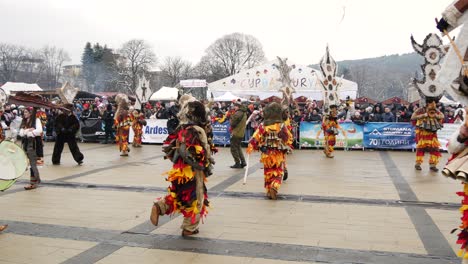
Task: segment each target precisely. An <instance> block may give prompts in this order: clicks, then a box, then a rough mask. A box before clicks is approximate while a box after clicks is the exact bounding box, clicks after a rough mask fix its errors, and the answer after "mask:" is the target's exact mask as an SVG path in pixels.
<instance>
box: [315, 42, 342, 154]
mask: <svg viewBox="0 0 468 264" xmlns="http://www.w3.org/2000/svg"><path fill="white" fill-rule="evenodd" d="M319 64H320V70H321V71H322V78H320V84H321V85H322V88H323V91H322V95H323V113H324V114H323V119H322V131H323V135H324V144H323V145H324V149H323V153H324V154H325V156H326V157H327V158H333V151H334V147H335V143H336V135H338V129H340V126H339V125H338V121H337V106H338V105H340V103H341V102H340V99H339V97H338V88H339V87H340V85H341V79H339V78H338V77H336V72H337V71H338V65H337V64H336V62H335V60H334V59H333V57H332V56H331V55H330V51H329V49H328V46H327V49H326V52H325V55H323V57H322V60H320V63H319Z"/></svg>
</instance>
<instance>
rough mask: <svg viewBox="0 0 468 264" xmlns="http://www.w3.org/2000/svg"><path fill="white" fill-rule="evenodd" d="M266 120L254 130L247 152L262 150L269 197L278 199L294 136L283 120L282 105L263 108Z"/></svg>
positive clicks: (275, 104) (273, 104)
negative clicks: (286, 158) (287, 155)
mask: <svg viewBox="0 0 468 264" xmlns="http://www.w3.org/2000/svg"><path fill="white" fill-rule="evenodd" d="M263 116H264V120H263V122H262V123H261V124H260V125H259V126H258V128H257V130H256V131H255V132H254V134H253V136H252V138H251V139H250V141H249V146H248V147H247V153H248V154H250V153H252V151H254V150H257V151H261V152H262V153H261V156H260V162H262V163H263V170H264V171H263V174H264V179H265V184H264V186H265V189H266V195H267V197H268V198H270V199H273V200H276V198H277V194H278V191H279V189H280V187H281V183H282V181H283V172H284V171H283V168H284V164H283V163H284V161H285V155H286V153H288V152H291V145H292V142H293V136H292V134H291V131H290V130H289V129H288V128H287V126H286V125H285V124H284V122H283V117H282V111H281V105H280V104H278V103H275V102H273V103H270V104H269V105H267V106H266V107H265V108H264V110H263Z"/></svg>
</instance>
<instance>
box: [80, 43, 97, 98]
mask: <svg viewBox="0 0 468 264" xmlns="http://www.w3.org/2000/svg"><path fill="white" fill-rule="evenodd" d="M94 62H95V61H94V51H93V48H92V47H91V43H89V42H87V43H86V46H85V48H84V51H83V55H82V56H81V63H82V75H83V79H84V80H85V82H86V86H87V87H88V90H92V88H93V87H94V82H95V80H96V75H95V72H94Z"/></svg>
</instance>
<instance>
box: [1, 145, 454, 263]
mask: <svg viewBox="0 0 468 264" xmlns="http://www.w3.org/2000/svg"><path fill="white" fill-rule="evenodd" d="M79 146H80V148H81V150H82V152H83V153H84V155H85V160H84V164H83V165H82V166H78V165H77V164H76V163H75V162H74V161H73V159H72V157H71V154H70V153H69V152H68V150H65V152H64V153H63V155H62V164H61V165H59V166H54V165H52V164H51V152H52V149H53V144H51V143H47V144H46V147H45V153H46V157H45V158H46V164H45V165H44V166H43V167H42V168H40V172H41V178H42V179H43V184H42V186H41V187H40V188H38V189H35V190H32V191H24V189H23V186H25V185H26V184H27V183H28V180H29V177H28V176H29V175H25V176H23V178H22V180H21V181H20V182H19V183H17V184H16V185H15V186H14V187H12V188H11V189H10V190H8V191H6V192H3V193H0V210H1V213H0V224H9V228H8V229H7V230H6V231H5V232H3V233H2V234H0V264H6V263H96V262H97V263H251V264H260V263H273V264H276V263H278V264H279V263H425V264H427V263H429V264H431V263H460V260H459V259H457V257H456V255H455V252H457V250H458V249H457V245H456V244H455V241H456V235H455V234H450V231H451V230H452V229H453V228H456V227H457V226H458V224H459V218H460V215H459V211H458V207H459V202H460V201H459V200H460V199H459V198H458V197H457V196H456V194H455V192H456V191H459V190H461V188H462V186H461V185H460V184H459V183H457V182H455V181H453V180H450V179H446V178H445V177H443V176H442V175H441V174H440V173H433V172H430V171H429V168H428V165H427V163H426V164H425V165H424V166H423V170H422V171H415V170H414V167H413V165H414V158H415V154H414V153H412V152H401V151H388V152H386V151H337V152H336V155H335V158H334V159H327V158H325V157H324V156H323V154H322V152H321V151H320V150H315V149H314V150H312V149H308V150H296V151H295V152H294V154H292V155H290V156H288V169H289V175H290V176H289V179H288V180H287V181H286V182H285V183H284V184H283V185H282V187H281V190H280V195H279V200H278V201H271V200H268V199H266V198H265V196H264V190H263V173H262V172H263V170H262V166H261V164H259V163H258V160H259V156H258V154H255V155H252V156H251V157H250V169H249V174H250V175H249V178H248V181H247V184H246V185H242V178H243V175H244V170H239V169H237V170H236V169H231V168H229V166H230V165H232V164H233V160H232V158H231V156H230V152H229V149H228V148H220V152H219V153H218V154H216V156H215V158H216V161H217V163H216V165H215V174H214V175H213V176H212V177H210V178H209V182H208V183H207V185H208V188H209V191H208V192H209V196H210V197H211V199H210V201H211V206H212V208H211V210H210V212H209V214H208V217H207V218H206V219H205V220H204V224H203V225H201V226H200V234H199V235H197V236H196V237H191V238H186V239H184V238H182V237H181V236H180V232H181V230H180V224H181V217H179V216H177V215H175V216H172V217H168V216H164V217H162V218H161V219H160V225H159V226H158V227H154V226H152V225H151V224H150V222H149V213H150V208H151V204H152V201H153V200H154V199H155V198H157V197H159V196H162V195H164V194H165V191H166V188H167V186H168V183H167V182H166V181H165V179H164V176H163V175H162V174H163V173H164V172H165V171H167V170H168V169H169V167H170V163H169V162H168V161H166V160H164V159H163V158H162V152H161V146H158V145H144V146H143V148H140V149H132V151H131V152H130V156H129V157H120V156H119V153H118V149H117V147H116V146H115V145H101V144H90V143H86V144H80V145H79ZM446 159H447V154H444V157H443V158H442V161H445V160H446ZM0 173H1V172H0Z"/></svg>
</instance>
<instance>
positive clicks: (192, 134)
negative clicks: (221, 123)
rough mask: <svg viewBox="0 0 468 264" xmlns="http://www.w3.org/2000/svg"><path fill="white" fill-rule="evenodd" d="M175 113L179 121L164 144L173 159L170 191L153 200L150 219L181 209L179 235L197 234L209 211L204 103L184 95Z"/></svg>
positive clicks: (168, 155)
mask: <svg viewBox="0 0 468 264" xmlns="http://www.w3.org/2000/svg"><path fill="white" fill-rule="evenodd" d="M179 102H180V106H181V110H180V112H179V114H178V117H179V121H180V124H179V126H178V127H177V129H176V130H175V131H174V133H173V134H171V135H169V136H168V138H167V139H166V142H165V144H164V148H163V149H164V152H165V153H166V157H165V158H167V159H169V160H170V161H172V162H173V166H172V169H171V170H170V171H169V172H167V174H168V177H167V181H169V182H170V186H169V188H168V191H169V194H168V195H166V196H165V197H164V198H161V199H159V200H158V201H156V202H155V203H154V204H153V207H152V210H151V217H150V220H151V222H152V223H153V224H154V225H158V220H159V216H160V215H165V214H167V215H170V214H174V213H176V212H180V213H181V214H182V215H183V216H184V220H183V222H182V226H181V228H182V236H191V235H195V234H198V232H199V230H198V225H199V223H200V219H201V218H203V217H204V216H205V215H206V214H207V213H208V210H207V208H208V206H209V202H208V195H207V189H206V186H205V183H204V182H205V181H206V177H207V176H209V175H210V174H211V169H212V164H214V162H213V159H212V158H211V149H210V148H211V147H210V145H209V143H208V138H207V135H206V132H205V129H204V127H205V126H206V124H207V123H209V121H208V120H207V119H206V111H205V106H204V105H203V104H202V103H200V102H199V101H194V98H191V97H190V96H187V95H183V96H182V97H181V98H180V100H179Z"/></svg>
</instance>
